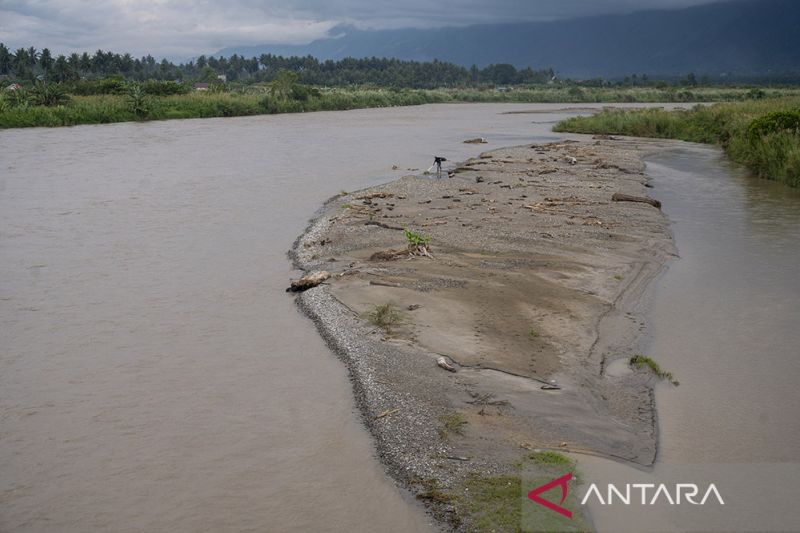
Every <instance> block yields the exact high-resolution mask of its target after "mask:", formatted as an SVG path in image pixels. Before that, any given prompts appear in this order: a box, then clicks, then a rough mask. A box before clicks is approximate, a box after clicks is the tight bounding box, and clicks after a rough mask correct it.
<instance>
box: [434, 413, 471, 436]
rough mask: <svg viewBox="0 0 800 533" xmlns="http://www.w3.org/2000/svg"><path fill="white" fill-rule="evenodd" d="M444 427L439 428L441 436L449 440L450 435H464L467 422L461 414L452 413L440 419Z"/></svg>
mask: <svg viewBox="0 0 800 533" xmlns="http://www.w3.org/2000/svg"><path fill="white" fill-rule="evenodd" d="M439 420H440V421H441V422H442V427H440V428H439V436H440V437H441V438H443V439H447V438H448V437H450V435H463V434H464V427H465V426H466V425H467V420H466V419H465V418H464V415H462V414H461V413H458V412H456V413H450V414H446V415H442V416H440V417H439Z"/></svg>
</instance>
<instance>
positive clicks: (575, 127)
mask: <svg viewBox="0 0 800 533" xmlns="http://www.w3.org/2000/svg"><path fill="white" fill-rule="evenodd" d="M553 129H554V130H555V131H564V132H573V133H595V134H614V135H630V136H634V137H655V138H661V139H680V140H684V141H691V142H700V143H716V144H719V145H721V146H722V147H723V148H724V150H725V151H726V153H727V154H728V155H729V156H730V158H731V159H732V160H733V161H736V162H738V163H740V164H743V165H745V166H747V167H748V168H749V169H751V170H752V171H753V172H754V173H755V174H757V175H758V176H760V177H763V178H768V179H773V180H777V181H780V182H783V183H786V184H787V185H790V186H792V187H800V97H797V96H792V97H783V98H758V99H754V100H750V101H746V102H731V103H719V104H714V105H698V106H695V107H694V108H692V109H689V110H676V111H665V110H663V109H646V110H620V109H607V110H604V111H603V112H601V113H598V114H595V115H593V116H587V117H572V118H569V119H566V120H563V121H561V122H559V123H558V124H556V126H555V127H554V128H553Z"/></svg>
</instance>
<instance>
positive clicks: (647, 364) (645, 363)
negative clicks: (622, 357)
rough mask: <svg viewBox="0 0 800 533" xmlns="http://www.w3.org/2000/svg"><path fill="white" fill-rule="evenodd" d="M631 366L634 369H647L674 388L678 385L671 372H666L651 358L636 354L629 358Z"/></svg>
mask: <svg viewBox="0 0 800 533" xmlns="http://www.w3.org/2000/svg"><path fill="white" fill-rule="evenodd" d="M631 366H633V367H635V368H649V369H650V371H651V372H652V373H653V374H655V375H656V376H658V377H659V378H660V379H666V380H667V381H669V382H670V383H672V384H673V385H675V386H676V387H677V386H678V385H680V383H679V382H678V380H677V379H675V376H673V375H672V373H671V372H666V371H665V370H664V369H662V368H661V366H660V365H659V364H658V363H656V362H655V361H654V360H653V358H652V357H648V356H646V355H642V354H638V355H634V356H633V357H631Z"/></svg>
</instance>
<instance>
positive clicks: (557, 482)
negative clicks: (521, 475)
mask: <svg viewBox="0 0 800 533" xmlns="http://www.w3.org/2000/svg"><path fill="white" fill-rule="evenodd" d="M570 479H572V472H570V473H569V474H564V475H563V476H561V477H560V478H557V479H554V480H553V481H551V482H549V483H545V484H544V485H542V486H541V487H537V488H535V489H533V490H532V491H530V492H529V493H528V498H530V499H531V500H533V501H535V502H536V503H538V504H539V505H544V506H545V507H547V508H548V509H550V510H552V511H555V512H557V513H559V514H562V515H564V516H566V517H567V518H572V511H570V510H569V509H564V508H563V507H561V504H563V503H564V500H566V499H567V491H568V487H567V481H569V480H570ZM557 486H561V501H560V502H558V505H556V504H554V503H553V502H551V501H548V500H545V499H544V498H542V497H540V496H539V494H541V493H543V492H547V491H548V490H550V489H552V488H553V487H557Z"/></svg>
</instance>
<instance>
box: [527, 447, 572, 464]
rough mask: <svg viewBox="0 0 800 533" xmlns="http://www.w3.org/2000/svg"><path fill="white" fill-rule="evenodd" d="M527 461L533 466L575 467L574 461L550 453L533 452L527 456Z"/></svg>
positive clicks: (562, 455) (559, 454) (556, 453)
mask: <svg viewBox="0 0 800 533" xmlns="http://www.w3.org/2000/svg"><path fill="white" fill-rule="evenodd" d="M527 459H528V460H529V461H531V462H532V463H534V464H539V465H557V466H569V467H573V466H575V461H573V460H572V459H570V458H569V457H567V456H566V455H564V454H561V453H558V452H551V451H547V450H545V451H540V452H533V453H531V454H530V455H528V457H527Z"/></svg>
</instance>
